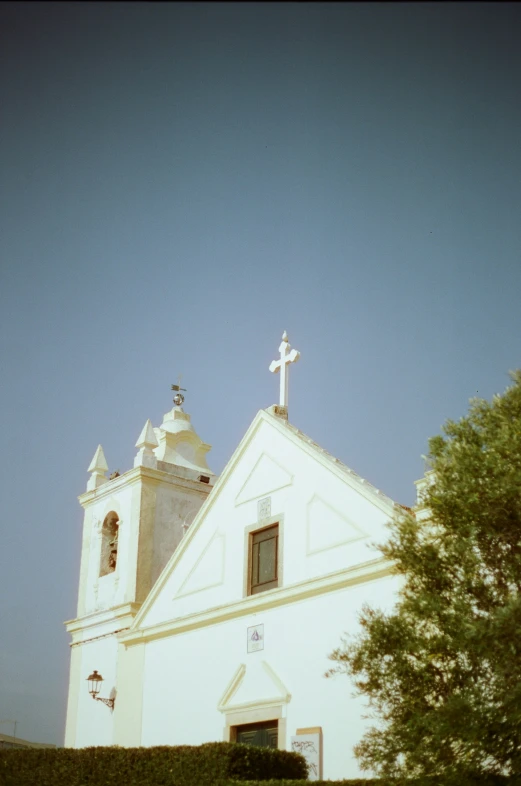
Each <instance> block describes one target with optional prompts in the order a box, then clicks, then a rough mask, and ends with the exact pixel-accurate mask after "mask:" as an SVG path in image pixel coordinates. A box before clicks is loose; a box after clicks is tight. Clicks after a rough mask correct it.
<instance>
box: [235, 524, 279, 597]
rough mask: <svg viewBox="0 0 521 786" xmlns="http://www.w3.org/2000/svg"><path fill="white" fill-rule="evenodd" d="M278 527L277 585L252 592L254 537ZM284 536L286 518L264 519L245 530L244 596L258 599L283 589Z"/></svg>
mask: <svg viewBox="0 0 521 786" xmlns="http://www.w3.org/2000/svg"><path fill="white" fill-rule="evenodd" d="M276 525H277V526H278V542H277V584H276V586H272V587H270V588H267V589H260V590H257V592H254V593H253V592H252V572H253V571H252V568H253V559H252V556H253V536H254V535H256V534H257V533H259V532H264V531H265V530H267V529H271V528H272V527H275V526H276ZM283 534H284V517H283V516H282V515H279V516H271V517H270V518H268V519H263V520H262V521H258V522H256V523H255V524H250V525H249V526H248V527H245V530H244V565H245V570H244V587H243V596H244V597H245V598H246V597H256V596H257V595H261V594H262V593H264V592H273V591H274V590H277V589H279V588H280V587H282V579H283V540H284V539H283ZM257 586H258V585H257Z"/></svg>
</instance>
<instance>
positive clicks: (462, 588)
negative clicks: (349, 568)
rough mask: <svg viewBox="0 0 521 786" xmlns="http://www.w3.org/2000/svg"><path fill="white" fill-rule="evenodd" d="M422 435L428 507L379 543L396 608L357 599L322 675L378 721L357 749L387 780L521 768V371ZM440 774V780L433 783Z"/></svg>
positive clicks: (401, 520)
mask: <svg viewBox="0 0 521 786" xmlns="http://www.w3.org/2000/svg"><path fill="white" fill-rule="evenodd" d="M511 376H512V379H513V385H512V386H511V387H509V388H507V390H506V391H505V393H504V394H503V395H501V396H495V397H494V398H493V400H492V402H487V401H483V400H481V399H474V400H472V401H471V402H470V409H469V413H468V415H467V416H466V417H464V418H462V419H461V420H460V421H459V422H454V421H448V422H447V423H446V425H445V426H444V428H443V436H437V437H434V438H432V439H431V440H430V441H429V456H428V463H429V466H430V469H431V472H430V473H428V477H430V479H431V481H432V483H431V485H430V486H428V488H427V490H426V492H425V498H424V504H425V510H426V511H428V513H427V514H426V515H424V516H423V517H422V516H421V515H420V514H419V513H418V511H417V514H416V515H415V514H414V513H412V512H408V511H402V512H401V513H400V514H398V515H397V517H396V521H394V522H392V523H391V524H390V529H391V536H390V539H389V540H388V542H387V543H386V544H385V545H383V546H379V547H378V548H379V550H380V551H381V552H382V554H384V555H385V556H386V557H387V558H388V559H389V560H392V561H393V562H394V563H395V564H396V567H397V570H398V571H399V572H400V573H401V574H402V577H403V584H402V588H401V590H400V594H399V598H398V601H397V604H396V606H395V608H394V609H393V611H392V612H391V613H383V612H382V611H379V610H376V609H371V608H369V607H364V609H363V611H362V613H361V617H360V622H361V632H360V634H359V635H358V636H357V637H356V638H355V639H349V638H344V639H343V640H342V646H341V647H340V648H338V649H337V650H335V651H334V652H333V653H332V654H331V655H330V658H331V659H332V660H333V661H334V662H335V665H334V667H333V668H332V669H331V670H330V671H329V672H328V675H327V676H331V675H333V674H337V673H347V674H349V675H350V676H351V677H352V678H353V681H354V683H355V686H356V689H357V692H358V693H360V694H362V695H365V696H366V697H367V698H368V699H369V704H370V707H371V717H372V718H373V720H374V721H375V724H374V725H373V727H372V728H371V729H370V730H369V731H368V732H367V733H366V734H365V736H364V737H363V739H362V741H361V742H360V743H359V745H358V746H357V747H356V748H355V753H356V755H357V757H358V758H359V761H360V764H361V766H362V767H363V768H364V769H372V770H375V771H376V772H377V773H378V774H380V775H382V776H395V777H415V776H429V775H431V776H438V777H440V776H443V782H444V783H451V782H454V783H462V782H463V780H464V779H466V778H469V777H471V778H472V777H473V776H480V775H486V774H491V775H493V774H498V775H499V774H503V775H510V776H521V372H520V371H518V372H515V373H513V374H511ZM440 782H441V780H440Z"/></svg>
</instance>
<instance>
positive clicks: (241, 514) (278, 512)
mask: <svg viewBox="0 0 521 786" xmlns="http://www.w3.org/2000/svg"><path fill="white" fill-rule="evenodd" d="M275 457H276V458H275ZM223 475H224V473H223ZM266 496H269V497H270V498H271V516H272V518H276V517H278V518H279V520H280V521H281V523H282V524H283V527H281V530H282V529H283V531H282V532H281V535H282V538H283V552H284V557H283V585H284V586H289V585H292V584H295V583H298V582H301V581H306V580H309V579H313V578H317V577H319V576H323V575H327V574H330V573H334V572H335V571H339V570H344V569H346V568H349V567H353V566H356V565H359V564H361V563H365V562H367V561H369V560H374V559H376V558H378V557H379V554H378V553H377V552H376V551H375V550H374V548H372V546H371V544H372V543H373V542H374V541H375V540H376V541H378V540H380V541H383V540H385V539H386V538H387V531H386V529H385V524H386V522H387V521H389V519H390V517H391V516H392V505H391V504H390V503H389V502H386V501H385V498H382V500H381V501H380V500H379V499H378V498H377V497H375V495H374V494H370V493H367V494H366V493H365V490H364V488H363V487H362V486H361V485H360V484H358V483H355V482H351V481H350V479H349V478H348V477H346V476H342V475H339V474H335V471H334V470H332V469H331V468H330V467H328V466H324V465H323V464H322V463H320V461H319V460H317V458H316V457H315V456H313V454H312V455H309V454H308V453H307V452H306V451H305V449H304V446H303V444H302V443H301V442H299V441H293V440H291V439H289V438H288V436H287V435H286V434H285V433H284V432H282V433H281V432H280V430H277V429H276V428H274V427H273V426H272V424H271V423H270V421H269V420H267V421H266V420H261V422H260V423H259V427H258V429H257V431H256V432H255V433H254V435H253V436H252V438H251V440H250V441H249V443H248V444H247V445H246V446H245V449H244V451H243V453H242V455H240V457H239V459H238V461H237V463H236V464H235V466H234V467H233V470H232V472H231V473H230V475H229V476H228V477H227V478H226V479H225V482H224V483H223V482H222V479H221V481H220V482H219V483H218V484H217V487H216V488H215V489H214V491H213V493H212V497H211V498H210V500H209V504H208V506H207V508H206V512H205V514H204V520H203V521H201V522H197V521H196V526H195V527H194V532H191V533H190V537H189V538H188V542H187V544H182V545H181V548H180V550H179V552H178V557H179V559H178V561H177V562H176V564H175V566H174V567H173V569H172V570H169V568H167V569H166V574H167V575H166V577H163V578H162V579H161V580H160V582H159V584H158V587H156V588H155V592H154V593H153V594H154V598H153V603H151V604H147V608H146V611H145V612H144V614H143V615H142V618H141V620H140V624H141V625H142V626H143V627H147V626H150V625H154V624H157V623H160V622H162V621H164V620H169V619H173V618H179V617H183V616H186V615H189V614H193V613H196V612H200V611H203V610H205V609H208V608H212V607H216V606H221V605H223V604H226V603H230V602H234V601H237V600H239V599H240V598H242V597H244V594H245V593H244V569H245V566H244V561H245V554H244V550H245V534H244V533H245V529H246V528H247V527H250V526H252V525H254V524H255V523H256V522H257V502H258V500H259V499H260V498H263V497H266Z"/></svg>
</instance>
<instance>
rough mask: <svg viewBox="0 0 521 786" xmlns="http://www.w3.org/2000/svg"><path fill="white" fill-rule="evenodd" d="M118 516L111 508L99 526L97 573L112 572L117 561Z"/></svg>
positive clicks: (101, 574) (103, 574) (105, 573)
mask: <svg viewBox="0 0 521 786" xmlns="http://www.w3.org/2000/svg"><path fill="white" fill-rule="evenodd" d="M118 534H119V516H118V514H117V513H116V512H115V511H114V510H111V511H110V512H109V513H107V515H106V516H105V520H104V521H103V525H102V527H101V554H100V570H99V575H100V577H101V576H106V575H107V574H108V573H114V571H115V570H116V565H117V561H118Z"/></svg>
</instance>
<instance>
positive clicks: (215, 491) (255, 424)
mask: <svg viewBox="0 0 521 786" xmlns="http://www.w3.org/2000/svg"><path fill="white" fill-rule="evenodd" d="M263 414H264V410H262V409H261V410H259V412H257V414H256V415H255V417H254V418H253V420H252V422H251V424H250V427H249V428H248V430H247V431H246V433H245V435H244V437H243V438H242V439H241V441H240V442H239V444H238V445H237V447H236V449H235V452H234V453H233V454H232V456H231V458H230V460H229V461H228V463H227V465H226V466H225V468H224V470H223V471H222V473H221V474H220V475H219V477H218V479H217V480H216V482H215V484H214V486H213V488H212V490H211V492H210V494H209V495H208V497H207V498H206V499H205V501H204V502H203V504H202V505H201V507H200V508H199V511H198V512H197V515H196V516H195V518H194V520H193V522H192V524H191V525H190V527H189V529H188V531H187V533H186V535H185V536H184V537H183V539H182V540H181V542H180V544H179V546H178V547H177V548H176V550H175V551H174V553H173V554H172V556H171V557H170V559H169V560H168V562H167V563H166V565H165V567H164V568H163V570H162V572H161V574H160V575H159V577H158V579H157V581H156V583H155V584H154V586H153V587H152V589H151V590H150V592H149V594H148V596H147V597H146V599H145V600H144V601H143V605H142V606H141V608H140V610H139V612H138V614H137V615H136V617H135V619H134V622H133V623H132V626H131V630H135V629H136V628H138V627H139V626H140V624H141V621H142V619H143V617H145V616H146V614H147V613H148V610H149V609H150V607H151V606H152V604H153V602H154V601H155V599H156V598H157V596H158V595H159V593H160V591H161V590H162V589H163V587H164V585H165V584H166V582H167V579H168V577H169V576H170V574H171V572H172V570H173V568H174V566H175V565H176V564H177V563H178V562H179V560H180V559H181V557H182V556H183V554H184V553H185V551H186V549H187V548H188V545H189V544H190V543H191V541H192V539H193V538H194V535H195V532H197V530H198V529H199V522H200V521H201V520H202V519H203V518H204V517H205V516H206V514H207V513H208V511H209V510H210V509H211V508H212V506H213V504H214V502H215V500H216V499H217V497H218V496H219V493H220V491H221V487H222V486H224V484H225V483H226V481H227V479H228V477H229V475H230V474H231V473H232V471H233V469H234V467H235V465H236V464H237V462H238V460H239V459H240V457H241V456H242V454H243V453H244V451H245V449H246V446H247V444H248V443H249V441H250V439H251V438H252V437H253V435H254V434H255V432H256V431H257V429H258V428H259V425H260V423H261V421H262V419H263V418H262V415H263Z"/></svg>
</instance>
